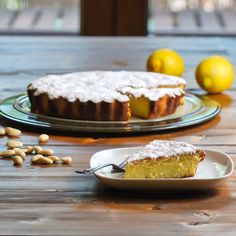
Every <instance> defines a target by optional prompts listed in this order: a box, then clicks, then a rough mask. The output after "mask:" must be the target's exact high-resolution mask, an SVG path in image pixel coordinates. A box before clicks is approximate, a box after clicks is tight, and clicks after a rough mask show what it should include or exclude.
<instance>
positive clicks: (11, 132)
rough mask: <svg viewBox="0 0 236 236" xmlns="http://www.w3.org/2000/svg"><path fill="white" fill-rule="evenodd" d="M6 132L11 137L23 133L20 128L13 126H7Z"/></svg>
mask: <svg viewBox="0 0 236 236" xmlns="http://www.w3.org/2000/svg"><path fill="white" fill-rule="evenodd" d="M5 131H6V134H7V135H8V136H10V137H19V136H20V135H21V131H20V130H19V129H15V128H12V127H6V128H5Z"/></svg>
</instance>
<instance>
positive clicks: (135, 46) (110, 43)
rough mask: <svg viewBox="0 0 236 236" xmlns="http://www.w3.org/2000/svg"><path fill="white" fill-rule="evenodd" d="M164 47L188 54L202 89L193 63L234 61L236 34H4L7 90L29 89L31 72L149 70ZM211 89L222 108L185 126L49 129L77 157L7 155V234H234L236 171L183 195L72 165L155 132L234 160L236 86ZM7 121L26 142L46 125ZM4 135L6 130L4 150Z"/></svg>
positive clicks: (4, 93) (3, 218)
mask: <svg viewBox="0 0 236 236" xmlns="http://www.w3.org/2000/svg"><path fill="white" fill-rule="evenodd" d="M159 47H171V48H173V49H176V50H178V51H179V53H180V54H181V55H182V56H183V57H184V60H185V63H186V71H185V74H184V78H185V79H186V80H187V82H188V88H197V85H196V83H195V80H194V69H195V67H196V65H197V64H198V63H199V61H200V60H201V59H203V58H205V57H207V56H209V55H212V54H220V55H223V56H226V57H228V58H229V59H230V60H231V61H232V62H233V63H234V65H235V62H236V61H235V60H236V49H235V48H236V41H235V38H220V37H218V38H217V37H211V38H207V37H203V38H201V37H188V38H184V37H158V38H142V37H140V38H106V37H100V38H86V37H82V38H77V37H0V84H1V86H0V99H4V98H6V97H8V96H12V95H15V94H18V93H21V92H24V91H25V90H26V86H27V84H28V83H29V82H30V81H32V80H33V79H36V78H38V77H40V76H42V75H45V74H48V73H65V72H73V71H82V70H145V62H146V58H147V57H148V55H149V54H150V53H151V52H152V51H153V50H155V49H157V48H159ZM213 97H214V98H215V99H216V100H218V101H219V102H220V103H221V104H222V107H223V109H222V112H221V114H220V116H218V117H217V118H215V119H214V120H212V121H210V122H208V123H205V124H202V125H199V126H195V127H190V128H188V129H184V130H181V129H180V130H177V131H174V132H173V131H172V132H166V133H152V134H143V135H136V136H130V137H129V136H125V137H123V136H119V137H115V136H110V137H103V136H100V137H99V136H83V134H78V135H76V136H71V135H70V134H63V133H55V132H54V133H51V132H49V134H50V137H51V139H50V142H49V143H48V144H47V146H49V147H51V148H53V149H54V150H55V152H56V154H58V155H59V156H65V155H66V156H68V155H70V156H72V157H73V163H72V165H71V166H61V165H58V166H54V167H40V166H31V165H30V162H29V158H28V159H27V160H26V161H25V164H24V166H23V167H15V166H12V162H11V161H7V160H0V235H30V234H35V235H202V234H204V235H213V234H214V235H234V232H235V231H236V191H235V189H236V175H235V172H234V173H233V175H232V176H231V177H230V178H229V179H228V181H227V183H225V184H222V185H221V186H219V187H218V188H216V189H211V190H209V191H203V192H199V191H195V192H184V193H179V194H178V193H168V192H158V191H157V192H151V193H150V192H149V193H147V192H129V191H122V190H115V189H111V188H108V187H106V186H104V185H102V184H101V183H99V182H98V181H97V180H96V179H95V178H94V177H93V176H79V175H78V174H76V173H75V172H74V171H75V170H77V169H80V168H87V167H88V163H89V159H90V156H91V155H92V154H93V153H95V152H96V151H99V150H103V149H107V148H114V147H131V146H143V145H145V144H147V143H148V142H149V141H151V140H153V139H157V138H158V139H172V140H181V141H187V142H190V143H192V144H195V145H197V146H199V147H202V148H211V149H216V150H219V151H223V152H226V153H228V154H230V155H231V157H232V158H233V160H234V162H235V161H236V132H235V131H236V123H235V121H234V120H235V115H236V112H235V106H236V103H235V99H236V90H235V85H234V86H233V87H232V89H231V90H229V91H227V92H225V93H224V94H222V95H215V96H213ZM1 125H2V126H6V125H13V126H14V127H19V128H20V129H22V130H23V135H22V137H21V138H20V140H21V141H23V142H24V144H27V145H34V144H36V143H37V136H38V134H39V133H44V132H47V131H45V130H40V131H36V130H33V129H25V128H23V127H21V126H18V125H16V124H12V123H7V122H5V121H3V120H1ZM6 141H7V138H6V137H3V138H0V145H1V146H0V147H1V149H2V150H3V149H4V145H5V143H6Z"/></svg>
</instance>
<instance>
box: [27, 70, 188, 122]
mask: <svg viewBox="0 0 236 236" xmlns="http://www.w3.org/2000/svg"><path fill="white" fill-rule="evenodd" d="M185 86H186V82H185V81H184V80H183V79H182V78H179V77H175V76H168V75H162V74H158V73H151V72H130V71H117V72H112V71H90V72H78V73H70V74H63V75H48V76H44V77H42V78H39V79H37V80H35V81H33V82H32V83H31V84H30V85H29V86H28V88H27V92H28V97H29V100H30V103H31V110H32V111H33V112H36V113H39V114H43V115H49V116H54V117H59V118H66V119H75V120H91V121H128V120H129V119H130V117H131V115H135V116H138V117H141V118H145V119H151V118H157V117H160V116H166V115H169V114H172V113H174V112H175V111H176V109H177V107H178V106H179V105H181V104H183V101H184V88H185Z"/></svg>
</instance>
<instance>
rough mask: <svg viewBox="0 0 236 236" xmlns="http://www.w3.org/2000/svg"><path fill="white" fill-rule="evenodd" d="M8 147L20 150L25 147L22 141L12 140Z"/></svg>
mask: <svg viewBox="0 0 236 236" xmlns="http://www.w3.org/2000/svg"><path fill="white" fill-rule="evenodd" d="M6 146H7V147H9V148H19V147H22V146H23V143H22V142H20V141H16V140H11V141H8V142H7V144H6Z"/></svg>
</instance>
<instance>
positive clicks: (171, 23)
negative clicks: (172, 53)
mask: <svg viewBox="0 0 236 236" xmlns="http://www.w3.org/2000/svg"><path fill="white" fill-rule="evenodd" d="M127 1H128V0H127ZM235 13H236V0H149V1H148V15H147V22H146V24H147V34H148V35H235V34H236V14H235ZM80 32H81V1H80V0H51V1H50V0H0V34H7V35H9V34H10V35H15V34H22V35H25V34H30V35H79V34H80Z"/></svg>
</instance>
